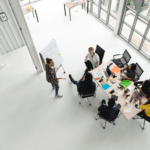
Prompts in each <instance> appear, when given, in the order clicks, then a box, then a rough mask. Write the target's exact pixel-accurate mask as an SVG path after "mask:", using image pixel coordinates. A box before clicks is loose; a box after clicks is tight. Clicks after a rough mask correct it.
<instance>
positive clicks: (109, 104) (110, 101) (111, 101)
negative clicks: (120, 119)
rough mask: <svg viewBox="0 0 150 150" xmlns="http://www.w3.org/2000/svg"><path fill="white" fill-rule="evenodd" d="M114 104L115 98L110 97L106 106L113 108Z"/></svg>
mask: <svg viewBox="0 0 150 150" xmlns="http://www.w3.org/2000/svg"><path fill="white" fill-rule="evenodd" d="M114 105H115V99H113V98H111V99H110V100H109V101H108V107H109V108H113V106H114Z"/></svg>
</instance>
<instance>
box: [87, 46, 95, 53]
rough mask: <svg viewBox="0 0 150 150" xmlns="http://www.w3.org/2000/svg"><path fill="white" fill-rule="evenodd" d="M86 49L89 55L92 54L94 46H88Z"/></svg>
mask: <svg viewBox="0 0 150 150" xmlns="http://www.w3.org/2000/svg"><path fill="white" fill-rule="evenodd" d="M88 51H89V53H90V54H91V55H93V52H94V48H93V47H89V48H88Z"/></svg>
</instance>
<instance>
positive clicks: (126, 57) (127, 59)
mask: <svg viewBox="0 0 150 150" xmlns="http://www.w3.org/2000/svg"><path fill="white" fill-rule="evenodd" d="M123 58H124V59H125V61H126V63H128V62H129V61H130V59H131V55H130V54H129V52H128V51H127V50H125V51H124V53H123Z"/></svg>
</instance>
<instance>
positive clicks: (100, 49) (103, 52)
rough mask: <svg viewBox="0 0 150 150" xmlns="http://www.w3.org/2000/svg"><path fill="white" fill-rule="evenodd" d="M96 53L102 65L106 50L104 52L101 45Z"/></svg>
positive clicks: (97, 47)
mask: <svg viewBox="0 0 150 150" xmlns="http://www.w3.org/2000/svg"><path fill="white" fill-rule="evenodd" d="M95 53H97V54H98V56H99V58H100V64H101V63H102V60H103V57H104V54H105V50H103V49H102V48H101V47H100V46H99V45H97V46H96V50H95Z"/></svg>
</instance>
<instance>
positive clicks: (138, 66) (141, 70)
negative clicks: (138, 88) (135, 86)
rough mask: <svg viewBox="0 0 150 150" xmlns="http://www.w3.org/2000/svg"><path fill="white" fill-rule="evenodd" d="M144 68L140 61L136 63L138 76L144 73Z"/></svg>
mask: <svg viewBox="0 0 150 150" xmlns="http://www.w3.org/2000/svg"><path fill="white" fill-rule="evenodd" d="M143 72H144V71H143V69H142V68H141V67H140V65H139V64H138V63H136V71H135V73H136V74H137V76H138V77H139V78H140V76H141V75H142V73H143Z"/></svg>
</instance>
